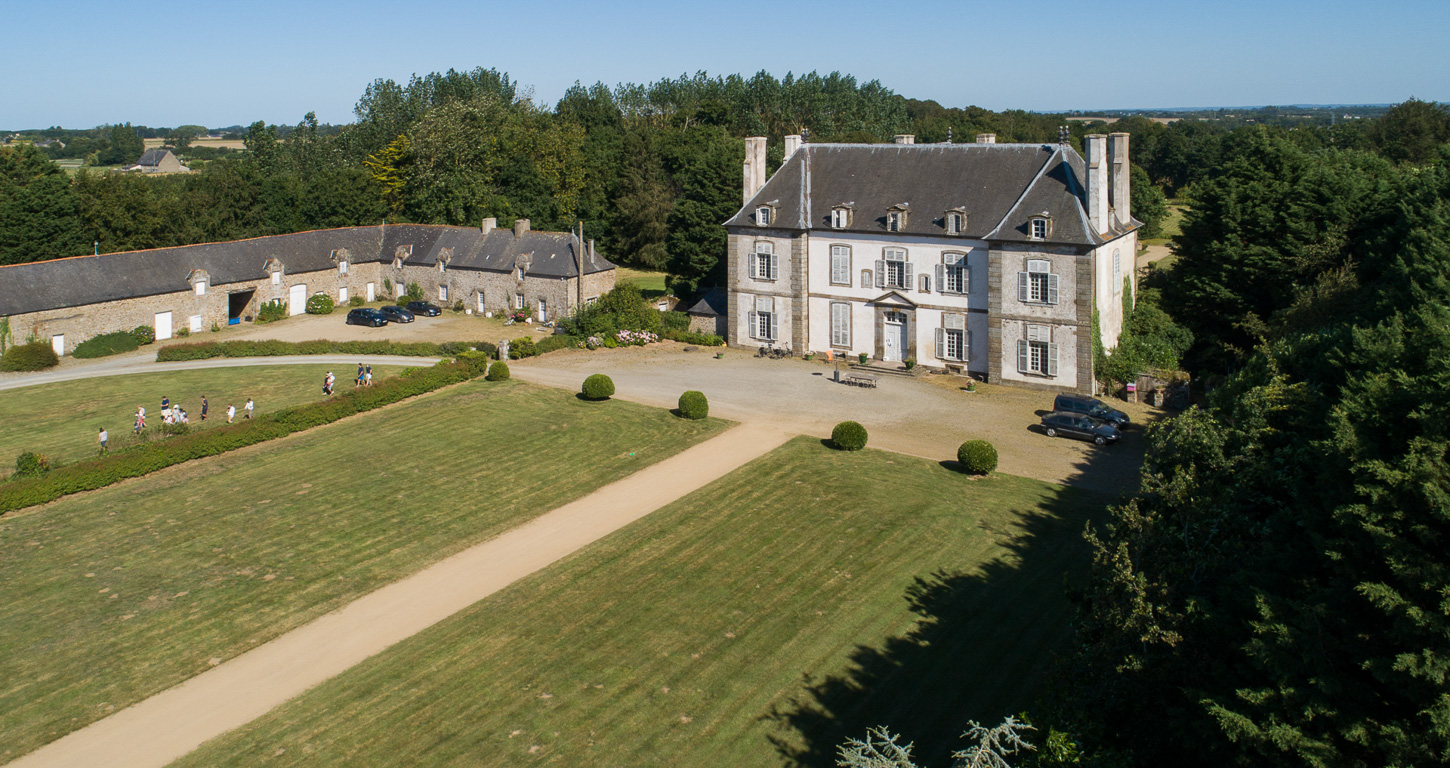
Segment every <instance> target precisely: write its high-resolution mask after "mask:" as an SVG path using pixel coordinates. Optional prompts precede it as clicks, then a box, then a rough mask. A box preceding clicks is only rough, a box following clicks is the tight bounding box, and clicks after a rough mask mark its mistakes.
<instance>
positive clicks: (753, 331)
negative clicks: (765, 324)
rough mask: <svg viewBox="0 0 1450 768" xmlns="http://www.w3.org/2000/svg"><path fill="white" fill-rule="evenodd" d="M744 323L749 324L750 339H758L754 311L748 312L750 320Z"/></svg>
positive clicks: (758, 326) (757, 327) (758, 330)
mask: <svg viewBox="0 0 1450 768" xmlns="http://www.w3.org/2000/svg"><path fill="white" fill-rule="evenodd" d="M746 322H748V323H750V338H752V339H758V338H760V325H759V323H757V322H756V317H755V310H751V311H750V319H749V320H747V321H746Z"/></svg>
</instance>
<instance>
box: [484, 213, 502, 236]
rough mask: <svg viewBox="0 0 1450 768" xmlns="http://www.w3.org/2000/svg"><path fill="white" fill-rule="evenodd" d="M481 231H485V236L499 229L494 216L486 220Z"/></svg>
mask: <svg viewBox="0 0 1450 768" xmlns="http://www.w3.org/2000/svg"><path fill="white" fill-rule="evenodd" d="M480 229H482V230H483V234H485V235H486V234H488V233H490V232H492V231H494V230H495V229H498V219H497V218H495V217H493V216H490V217H488V218H486V219H484V220H483V226H482V227H481V228H480Z"/></svg>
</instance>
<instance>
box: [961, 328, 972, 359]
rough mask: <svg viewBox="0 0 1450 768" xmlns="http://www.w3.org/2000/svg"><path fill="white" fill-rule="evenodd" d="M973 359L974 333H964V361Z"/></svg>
mask: <svg viewBox="0 0 1450 768" xmlns="http://www.w3.org/2000/svg"><path fill="white" fill-rule="evenodd" d="M971 359H972V332H971V331H962V360H963V361H966V360H971Z"/></svg>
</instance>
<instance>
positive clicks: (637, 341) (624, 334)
mask: <svg viewBox="0 0 1450 768" xmlns="http://www.w3.org/2000/svg"><path fill="white" fill-rule="evenodd" d="M614 340H615V342H617V343H618V344H619V346H621V347H642V346H644V345H646V344H652V343H654V342H656V341H659V340H660V337H659V336H658V335H656V334H653V333H650V332H649V331H620V332H619V333H616V334H614Z"/></svg>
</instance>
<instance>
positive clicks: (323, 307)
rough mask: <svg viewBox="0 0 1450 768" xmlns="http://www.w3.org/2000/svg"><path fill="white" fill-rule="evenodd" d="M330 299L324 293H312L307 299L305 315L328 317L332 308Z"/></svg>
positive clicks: (332, 304)
mask: <svg viewBox="0 0 1450 768" xmlns="http://www.w3.org/2000/svg"><path fill="white" fill-rule="evenodd" d="M335 306H337V305H336V304H334V303H333V301H332V297H331V296H328V295H327V294H325V293H314V294H312V296H311V297H309V298H308V299H307V314H309V315H330V314H332V309H333V307H335Z"/></svg>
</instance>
